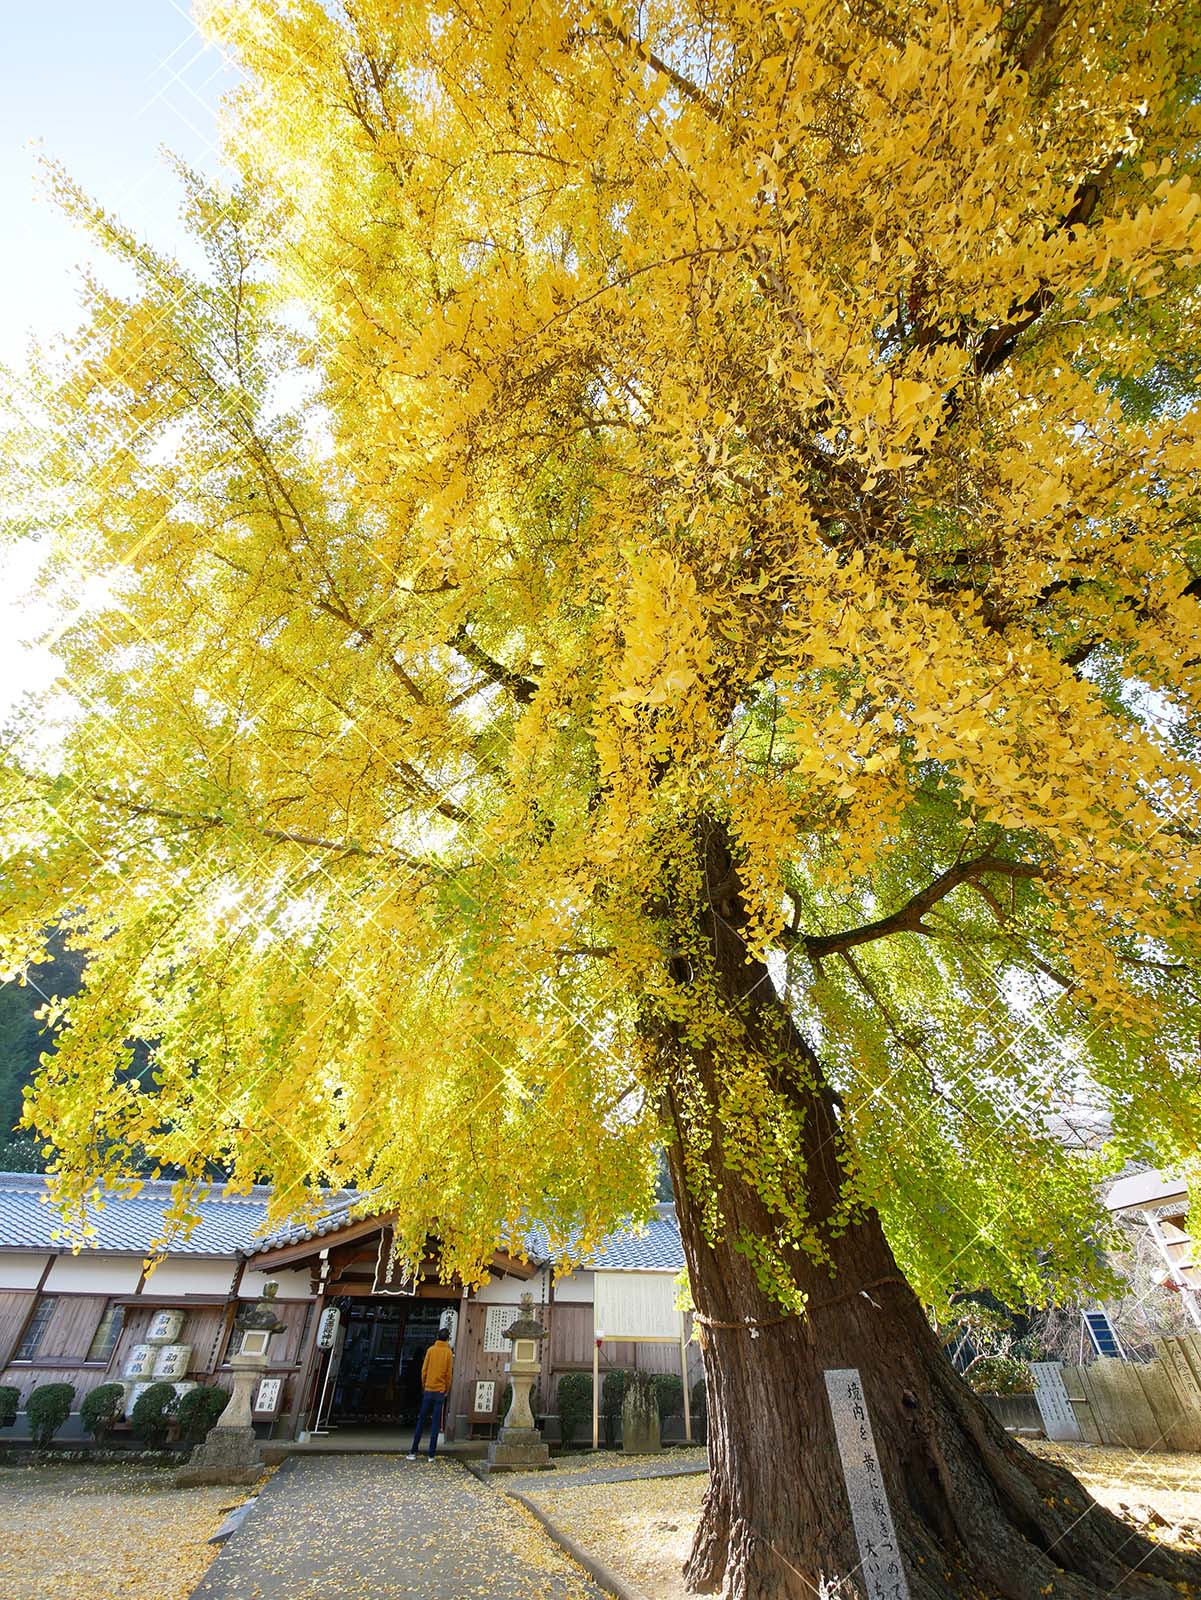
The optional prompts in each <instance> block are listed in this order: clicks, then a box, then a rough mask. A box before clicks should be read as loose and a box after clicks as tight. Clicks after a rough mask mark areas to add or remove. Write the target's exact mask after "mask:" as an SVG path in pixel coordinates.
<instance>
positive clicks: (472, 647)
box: [447, 622, 538, 706]
mask: <svg viewBox="0 0 1201 1600" xmlns="http://www.w3.org/2000/svg"><path fill="white" fill-rule="evenodd" d="M447 642H448V644H449V645H450V648H451V649H452V650H454V651H456V652H457V653H458V654H459V655H461V656H462V657H463V660H464V661H466V662H467V663H468V664H469V665H470V666H473V667H474V668H475V669H476V671H477V672H482V673H483V674H484V676H485V677H486V678H489V679H491V681H492V682H493V683H498V684H500V686H501V688H503V689H507V690H508V691H509V693H510V694H511V695H512V696H513V698H514V700H517V701H520V703H521V704H522V705H523V706H528V705H529V703H530V702H531V700H533V698H534V696H535V695H536V694H537V693H538V685H537V683H536V682H535V681H534V679H533V678H527V677H524V676H523V675H522V674H521V673H520V672H514V671H513V669H512V668H511V667H506V666H505V665H504V664H503V663H502V662H500V661H497V660H496V659H495V658H494V657H493V656H490V655H489V654H488V653H487V651H486V650H481V649H480V647H479V645H478V644H476V642H475V640H474V639H473V638H471V636H470V634H469V633H468V632H467V624H466V623H465V622H464V623H462V624H460V626H459V629H458V632H457V633H455V635H454V636H453V638H451V639H449V640H448V641H447Z"/></svg>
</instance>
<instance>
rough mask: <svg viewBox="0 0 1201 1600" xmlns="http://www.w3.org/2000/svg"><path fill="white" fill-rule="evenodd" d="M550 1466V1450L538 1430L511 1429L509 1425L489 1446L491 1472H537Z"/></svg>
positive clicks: (531, 1428) (489, 1467)
mask: <svg viewBox="0 0 1201 1600" xmlns="http://www.w3.org/2000/svg"><path fill="white" fill-rule="evenodd" d="M549 1466H550V1450H549V1449H548V1448H547V1446H546V1444H545V1442H544V1440H543V1438H542V1435H541V1434H540V1433H539V1432H538V1430H537V1428H533V1427H530V1428H510V1427H509V1426H508V1425H507V1424H506V1426H505V1427H503V1428H502V1429H501V1430H500V1432H499V1434H497V1436H496V1438H495V1439H494V1440H493V1441H492V1443H491V1444H490V1445H489V1446H488V1469H489V1471H491V1472H536V1471H537V1470H538V1468H539V1467H549Z"/></svg>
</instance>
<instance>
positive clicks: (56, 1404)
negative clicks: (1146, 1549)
mask: <svg viewBox="0 0 1201 1600" xmlns="http://www.w3.org/2000/svg"><path fill="white" fill-rule="evenodd" d="M74 1398H75V1385H74V1384H73V1383H40V1384H39V1385H38V1386H37V1388H36V1389H32V1390H30V1394H29V1399H28V1400H27V1401H26V1403H25V1414H26V1415H27V1416H28V1418H29V1432H30V1435H31V1437H32V1439H33V1442H34V1444H38V1445H48V1444H49V1443H50V1441H51V1439H53V1438H54V1435H55V1434H56V1433H57V1432H58V1430H59V1429H60V1428H61V1427H62V1425H63V1423H64V1422H65V1421H66V1420H67V1418H68V1417H69V1416H70V1415H71V1402H72V1400H74Z"/></svg>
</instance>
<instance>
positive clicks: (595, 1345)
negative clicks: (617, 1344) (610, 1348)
mask: <svg viewBox="0 0 1201 1600" xmlns="http://www.w3.org/2000/svg"><path fill="white" fill-rule="evenodd" d="M600 1347H601V1336H600V1334H599V1333H595V1332H594V1334H593V1339H592V1448H593V1449H594V1450H599V1449H600Z"/></svg>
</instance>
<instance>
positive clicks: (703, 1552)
mask: <svg viewBox="0 0 1201 1600" xmlns="http://www.w3.org/2000/svg"><path fill="white" fill-rule="evenodd" d="M701 833H702V849H703V851H704V855H705V881H706V883H707V884H708V885H710V886H714V887H715V888H716V889H717V891H718V894H717V896H716V898H717V901H718V903H716V904H714V903H712V900H708V901H706V902H704V903H703V904H702V906H701V908H700V910H699V913H698V914H699V915H700V916H701V918H702V920H703V923H704V927H705V933H706V938H707V941H708V945H709V950H710V954H711V959H712V963H713V972H712V976H713V977H714V978H715V979H716V982H717V985H718V988H719V992H720V993H721V994H722V996H723V998H724V1000H725V1001H726V1003H727V1005H728V1007H729V1009H730V1011H731V1013H732V1014H734V1015H737V1016H738V1017H739V1018H740V1019H741V1021H742V1024H743V1026H744V1028H745V1030H746V1037H747V1042H748V1043H749V1044H750V1045H751V1046H752V1047H754V1048H756V1049H759V1050H761V1051H762V1052H763V1053H764V1054H765V1055H766V1056H767V1057H769V1058H770V1059H773V1060H774V1061H775V1062H776V1063H777V1068H776V1072H777V1088H778V1089H779V1090H780V1092H782V1093H785V1094H787V1095H790V1096H791V1097H792V1098H793V1101H794V1103H795V1104H797V1105H798V1106H799V1107H800V1108H801V1109H802V1110H803V1113H804V1129H805V1135H804V1140H805V1148H804V1150H803V1165H802V1164H801V1163H798V1183H800V1182H803V1183H804V1185H805V1191H806V1204H807V1210H808V1215H809V1217H810V1219H811V1220H812V1222H813V1223H814V1225H815V1226H816V1227H817V1228H818V1229H819V1231H822V1230H823V1224H824V1223H825V1222H826V1221H827V1220H828V1219H831V1218H835V1217H836V1216H837V1214H838V1210H839V1200H840V1196H841V1193H842V1189H843V1184H844V1179H845V1173H844V1170H843V1166H842V1161H841V1157H840V1151H841V1148H842V1143H841V1137H840V1131H839V1127H838V1120H837V1111H836V1105H835V1099H834V1096H833V1095H832V1094H831V1092H830V1090H829V1088H828V1087H827V1086H826V1084H825V1083H824V1080H823V1078H822V1074H821V1068H820V1063H819V1062H818V1061H817V1059H816V1057H815V1056H814V1054H813V1052H812V1050H811V1049H810V1048H809V1047H808V1045H807V1044H806V1042H805V1040H804V1039H803V1038H802V1037H801V1035H800V1034H799V1033H798V1031H797V1029H796V1028H795V1026H794V1025H793V1023H792V1020H791V1018H790V1017H789V1016H788V1015H787V1013H786V1011H785V1009H784V1007H783V1005H782V1004H781V1002H780V1000H779V998H778V997H777V995H776V993H775V990H774V988H773V986H772V983H771V980H770V977H769V975H768V973H767V970H766V968H765V967H764V966H763V965H762V964H761V963H759V962H758V961H751V962H748V961H747V955H746V946H745V944H744V942H743V938H742V929H743V927H744V925H745V916H744V911H743V908H742V905H741V902H740V900H739V896H738V890H737V874H736V872H735V871H734V866H733V861H732V857H731V852H730V845H729V840H728V837H727V835H726V833H725V830H724V829H723V827H722V826H721V824H720V823H717V822H714V821H713V820H712V819H708V820H707V821H706V822H705V823H704V824H703V826H702V830H701ZM675 968H676V970H675V976H676V979H677V981H678V982H681V983H686V982H689V981H691V980H692V973H691V972H690V970H689V968H688V966H687V963H686V962H684V961H683V960H680V961H677V963H676V964H675ZM663 1045H664V1048H665V1050H666V1051H667V1052H669V1055H668V1060H669V1063H670V1059H671V1057H670V1052H672V1051H674V1052H676V1056H675V1059H676V1061H677V1063H678V1067H679V1072H678V1077H677V1080H676V1082H675V1083H674V1084H673V1083H672V1081H671V1071H670V1065H669V1068H668V1078H669V1082H668V1087H667V1090H666V1095H665V1100H666V1110H667V1115H668V1117H669V1118H671V1117H675V1118H676V1120H677V1126H678V1127H679V1128H680V1132H681V1136H682V1137H684V1136H685V1128H686V1121H687V1119H694V1117H695V1109H694V1108H695V1103H696V1102H695V1095H689V1100H690V1106H689V1110H688V1111H687V1113H685V1111H684V1109H683V1097H684V1095H685V1094H686V1093H688V1089H687V1087H686V1086H689V1085H696V1084H698V1083H699V1084H700V1086H702V1087H703V1088H705V1089H707V1090H709V1091H711V1092H710V1093H709V1094H708V1096H707V1098H708V1101H709V1103H710V1104H716V1100H717V1096H716V1092H715V1074H716V1073H717V1071H718V1070H719V1068H718V1065H717V1063H716V1062H715V1061H714V1060H713V1059H712V1058H711V1057H709V1056H707V1055H706V1053H705V1051H704V1050H698V1049H697V1048H696V1047H694V1046H693V1047H690V1046H689V1045H688V1044H687V1043H686V1042H685V1041H684V1039H683V1037H682V1035H670V1036H669V1037H666V1038H664V1039H663ZM706 1132H707V1135H708V1137H709V1139H710V1147H709V1159H710V1164H711V1176H712V1181H713V1182H714V1183H715V1185H716V1189H717V1203H718V1210H719V1212H720V1215H721V1217H722V1220H723V1227H722V1231H721V1238H720V1240H719V1241H718V1242H713V1241H712V1240H711V1239H710V1238H709V1237H708V1236H707V1234H706V1229H705V1227H704V1226H703V1223H702V1217H701V1211H700V1207H699V1205H698V1204H697V1202H696V1200H695V1198H694V1197H693V1196H691V1195H690V1194H689V1189H688V1182H687V1177H686V1173H685V1169H684V1164H683V1161H682V1158H681V1147H680V1145H679V1144H677V1145H676V1146H675V1147H674V1148H673V1149H671V1150H670V1151H669V1159H670V1161H671V1164H672V1177H673V1180H674V1183H675V1189H676V1196H677V1206H678V1211H679V1218H680V1229H681V1233H682V1236H683V1242H684V1251H685V1256H686V1259H687V1264H688V1273H689V1278H690V1280H691V1286H692V1294H693V1299H694V1303H695V1305H696V1308H697V1311H698V1313H699V1314H700V1316H701V1317H702V1318H703V1319H704V1322H703V1323H702V1326H703V1329H704V1336H703V1338H702V1349H703V1356H704V1364H705V1373H706V1380H707V1386H708V1417H709V1460H710V1467H711V1478H710V1485H709V1489H708V1492H707V1494H706V1497H705V1502H704V1509H703V1513H702V1517H701V1521H700V1525H699V1527H698V1530H697V1534H696V1539H695V1542H694V1545H693V1549H692V1553H691V1556H690V1558H689V1561H688V1563H687V1566H686V1569H685V1574H686V1581H687V1584H688V1586H689V1588H690V1589H693V1590H697V1591H701V1592H714V1591H718V1590H722V1591H724V1593H725V1595H726V1596H727V1597H728V1600H768V1597H787V1600H793V1597H797V1600H799V1597H801V1596H804V1597H806V1600H812V1597H813V1596H815V1595H819V1594H820V1595H823V1596H824V1595H841V1596H850V1595H861V1594H863V1593H864V1586H863V1581H862V1575H861V1570H860V1569H861V1563H862V1556H861V1554H860V1551H859V1549H858V1546H857V1543H856V1538H855V1534H854V1530H853V1527H852V1522H851V1516H850V1509H849V1503H848V1498H847V1490H846V1486H845V1483H844V1479H843V1473H842V1465H841V1459H840V1456H839V1453H838V1449H837V1445H836V1441H835V1437H834V1428H833V1419H832V1415H831V1410H830V1404H829V1400H828V1398H827V1392H826V1386H825V1381H824V1373H825V1372H826V1371H827V1370H830V1369H838V1368H856V1369H858V1371H859V1373H860V1376H861V1381H862V1387H863V1391H864V1394H865V1398H866V1403H867V1407H868V1411H869V1414H870V1418H871V1425H872V1430H873V1433H874V1438H875V1444H876V1450H877V1454H878V1457H879V1461H880V1467H881V1471H882V1476H883V1480H884V1484H885V1487H886V1490H887V1495H888V1499H889V1502H890V1507H891V1512H892V1517H893V1520H894V1523H895V1526H896V1532H897V1537H898V1543H899V1547H900V1557H901V1561H902V1563H903V1567H904V1572H905V1575H906V1578H907V1582H908V1588H909V1593H910V1595H911V1596H913V1597H914V1600H926V1597H928V1596H936V1595H937V1596H940V1597H942V1596H951V1595H954V1596H967V1595H971V1596H973V1597H979V1596H980V1595H982V1594H983V1595H989V1596H1004V1597H1006V1600H1046V1597H1048V1596H1050V1597H1068V1600H1085V1597H1087V1600H1098V1597H1100V1596H1102V1595H1106V1596H1110V1595H1113V1596H1138V1597H1144V1596H1145V1597H1147V1600H1152V1597H1154V1600H1168V1596H1169V1595H1171V1596H1173V1597H1177V1596H1179V1595H1180V1594H1181V1593H1182V1592H1184V1593H1188V1594H1192V1593H1195V1594H1198V1595H1201V1562H1199V1561H1197V1560H1195V1559H1193V1558H1190V1557H1188V1556H1186V1555H1184V1554H1182V1553H1179V1552H1175V1551H1172V1550H1170V1549H1168V1548H1165V1547H1163V1546H1160V1545H1156V1544H1154V1543H1152V1542H1151V1541H1149V1540H1147V1539H1146V1538H1144V1537H1143V1536H1142V1535H1140V1534H1138V1533H1136V1532H1134V1531H1133V1530H1132V1529H1130V1528H1128V1527H1127V1526H1126V1525H1125V1524H1123V1523H1122V1522H1120V1521H1119V1520H1118V1519H1117V1518H1116V1517H1114V1516H1113V1515H1111V1514H1110V1513H1109V1512H1108V1511H1106V1510H1104V1509H1103V1508H1102V1507H1100V1506H1098V1505H1097V1504H1096V1503H1095V1502H1094V1501H1093V1500H1092V1499H1091V1497H1090V1496H1089V1495H1088V1494H1087V1492H1086V1491H1085V1490H1084V1489H1083V1488H1082V1487H1081V1485H1080V1484H1079V1483H1078V1482H1077V1481H1076V1480H1075V1478H1073V1477H1072V1476H1071V1474H1070V1473H1068V1472H1066V1471H1065V1470H1064V1469H1062V1468H1060V1467H1058V1466H1056V1465H1054V1464H1052V1463H1050V1462H1047V1461H1043V1460H1041V1459H1039V1458H1037V1457H1035V1456H1034V1455H1033V1454H1032V1453H1030V1452H1029V1451H1027V1450H1025V1449H1024V1448H1023V1447H1022V1446H1020V1445H1019V1444H1017V1443H1015V1442H1014V1441H1013V1440H1011V1439H1010V1438H1009V1436H1008V1435H1007V1434H1006V1433H1005V1431H1004V1429H1003V1428H1002V1427H1001V1426H1000V1424H999V1423H998V1422H997V1421H996V1420H995V1418H994V1417H993V1416H992V1415H991V1413H990V1412H989V1411H988V1410H987V1408H986V1407H985V1406H984V1404H983V1403H982V1402H981V1401H980V1400H979V1399H978V1398H977V1397H976V1396H975V1395H974V1394H973V1393H972V1392H971V1390H970V1389H968V1387H967V1385H966V1384H964V1383H963V1382H962V1380H961V1379H960V1378H959V1377H958V1375H957V1374H956V1373H955V1372H954V1370H953V1369H952V1367H951V1365H950V1363H949V1362H948V1361H947V1359H946V1356H945V1355H944V1353H943V1351H942V1349H941V1347H940V1345H939V1343H938V1341H937V1339H936V1338H935V1336H934V1333H933V1331H932V1329H931V1328H930V1326H929V1324H928V1322H927V1320H926V1317H925V1315H924V1313H923V1311H922V1308H921V1306H920V1304H919V1303H918V1300H917V1298H916V1296H915V1295H914V1294H913V1292H912V1290H911V1289H910V1288H909V1286H908V1284H907V1283H906V1281H905V1279H904V1278H903V1276H902V1274H901V1273H900V1271H899V1269H898V1267H897V1264H896V1262H895V1260H894V1259H893V1255H892V1252H891V1250H890V1248H889V1245H888V1241H887V1240H886V1238H885V1236H884V1232H883V1229H882V1227H881V1224H880V1220H879V1217H878V1216H877V1215H876V1214H875V1213H874V1212H869V1213H868V1214H867V1215H865V1216H863V1217H862V1218H861V1220H859V1221H858V1222H856V1223H855V1224H854V1225H853V1226H851V1227H849V1228H847V1229H846V1230H845V1231H843V1232H841V1233H836V1234H830V1233H829V1232H828V1231H827V1234H826V1238H825V1242H826V1244H827V1246H828V1248H829V1251H830V1255H831V1258H832V1262H833V1270H832V1271H831V1270H830V1269H828V1268H827V1267H824V1266H818V1265H816V1264H815V1263H814V1262H813V1261H812V1260H811V1259H810V1258H809V1257H808V1256H806V1255H805V1254H803V1253H802V1252H800V1251H796V1252H794V1253H793V1254H792V1255H791V1256H790V1258H789V1261H790V1268H791V1271H792V1273H793V1275H794V1281H795V1283H796V1284H797V1286H798V1287H799V1288H800V1289H801V1290H802V1291H803V1292H804V1294H805V1295H806V1296H807V1306H806V1311H805V1314H804V1315H802V1316H789V1317H781V1315H780V1306H779V1305H778V1304H777V1303H776V1302H775V1301H774V1300H773V1299H771V1298H769V1297H768V1296H767V1295H766V1294H765V1293H764V1291H763V1290H762V1289H761V1287H760V1285H759V1282H758V1279H757V1277H756V1272H755V1268H754V1266H753V1265H752V1262H751V1260H750V1259H749V1258H748V1254H747V1253H746V1251H745V1250H744V1249H739V1248H738V1247H737V1241H738V1240H739V1239H740V1237H741V1238H750V1239H754V1238H762V1239H772V1238H774V1237H775V1236H776V1235H777V1231H778V1222H777V1219H776V1218H774V1217H773V1215H772V1213H771V1211H770V1210H769V1208H768V1207H767V1206H766V1205H765V1204H764V1202H763V1201H762V1199H761V1198H760V1197H759V1195H758V1194H757V1193H756V1192H755V1190H754V1188H753V1187H752V1186H751V1184H750V1183H749V1182H748V1181H747V1180H746V1179H744V1178H743V1177H742V1176H741V1175H740V1174H739V1173H738V1172H737V1171H735V1170H733V1169H732V1167H731V1166H730V1165H727V1163H726V1161H725V1158H724V1156H723V1141H722V1128H721V1127H720V1125H719V1123H718V1119H717V1118H716V1117H715V1118H714V1119H713V1121H712V1124H711V1125H710V1127H709V1128H708V1129H707V1130H706ZM689 1136H691V1137H693V1138H695V1136H696V1127H695V1121H691V1122H690V1124H689ZM802 1172H803V1176H801V1173H802ZM1169 1586H1175V1587H1169Z"/></svg>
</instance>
